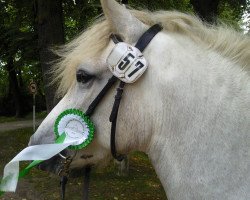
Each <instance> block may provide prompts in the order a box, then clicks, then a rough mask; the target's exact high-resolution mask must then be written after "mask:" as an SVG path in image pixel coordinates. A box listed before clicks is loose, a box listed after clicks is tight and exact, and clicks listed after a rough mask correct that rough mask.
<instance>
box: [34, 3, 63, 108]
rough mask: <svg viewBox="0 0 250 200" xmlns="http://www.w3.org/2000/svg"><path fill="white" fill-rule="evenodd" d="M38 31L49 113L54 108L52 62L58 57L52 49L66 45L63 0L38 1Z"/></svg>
mask: <svg viewBox="0 0 250 200" xmlns="http://www.w3.org/2000/svg"><path fill="white" fill-rule="evenodd" d="M36 3H37V22H38V25H37V29H38V45H39V56H40V63H41V67H42V73H43V81H44V85H45V88H44V89H45V98H46V106H47V112H48V113H49V112H50V111H51V110H52V108H53V107H54V105H55V103H56V100H55V92H56V87H55V85H52V84H51V75H50V73H49V72H50V70H51V67H52V64H51V62H52V61H54V60H55V59H57V57H56V56H55V55H54V54H53V53H52V52H51V51H50V50H49V48H50V47H53V46H55V45H61V44H63V43H64V29H63V11H62V0H37V2H36Z"/></svg>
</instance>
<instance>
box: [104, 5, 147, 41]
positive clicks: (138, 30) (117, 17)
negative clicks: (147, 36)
mask: <svg viewBox="0 0 250 200" xmlns="http://www.w3.org/2000/svg"><path fill="white" fill-rule="evenodd" d="M101 4H102V9H103V12H104V15H105V17H106V19H107V20H108V21H109V23H110V24H111V26H112V28H113V29H114V31H115V32H116V33H118V34H119V35H121V36H122V37H124V39H125V41H127V42H130V43H134V42H136V41H137V40H138V39H139V37H140V36H141V35H142V34H143V33H144V32H145V31H146V30H147V27H146V25H145V24H143V23H142V22H141V21H139V20H138V19H137V18H136V17H134V16H133V15H132V14H131V13H130V12H129V10H128V9H126V7H125V6H122V5H120V4H119V3H117V2H116V1H115V0H101Z"/></svg>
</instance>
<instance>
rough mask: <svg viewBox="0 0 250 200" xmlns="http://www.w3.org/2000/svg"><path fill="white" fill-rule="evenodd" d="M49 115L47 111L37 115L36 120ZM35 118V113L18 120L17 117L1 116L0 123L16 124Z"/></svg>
mask: <svg viewBox="0 0 250 200" xmlns="http://www.w3.org/2000/svg"><path fill="white" fill-rule="evenodd" d="M46 115H47V112H46V111H42V112H38V113H36V119H43V118H45V117H46ZM32 118H33V113H32V112H31V113H28V114H27V115H25V116H24V117H22V118H16V117H13V116H12V117H5V116H0V123H4V122H14V121H22V120H31V119H32Z"/></svg>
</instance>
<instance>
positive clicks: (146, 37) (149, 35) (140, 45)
mask: <svg viewBox="0 0 250 200" xmlns="http://www.w3.org/2000/svg"><path fill="white" fill-rule="evenodd" d="M161 30H162V27H161V26H160V25H159V24H155V25H153V26H152V27H150V28H149V29H148V30H147V31H146V32H145V33H144V34H143V35H142V36H141V37H140V38H139V40H138V41H137V43H136V45H135V47H136V48H137V49H139V50H140V51H141V52H143V51H144V49H145V48H146V47H147V46H148V44H149V43H150V42H151V40H152V39H153V38H154V36H155V35H156V34H157V33H159V32H160V31H161ZM111 39H112V40H113V42H114V43H115V44H117V43H119V42H122V39H121V38H120V37H119V36H118V35H114V34H112V35H111ZM118 80H119V79H118V78H117V77H116V76H112V77H111V78H110V79H109V80H108V82H107V83H106V85H105V86H104V87H103V89H102V90H101V91H100V93H99V94H98V95H97V96H96V98H95V99H94V100H93V101H92V103H91V104H90V105H89V107H88V109H87V111H86V112H85V114H86V115H87V116H88V117H91V115H92V114H93V113H94V111H95V109H96V107H97V106H98V104H99V103H100V102H101V100H102V99H103V97H104V96H105V94H106V93H107V92H108V91H109V89H110V88H111V87H112V86H113V85H114V84H115V83H116V82H117V81H118ZM125 84H126V83H125V82H123V81H120V83H119V86H118V88H117V89H116V90H117V91H116V95H115V101H114V104H113V108H112V111H111V114H110V117H109V121H110V122H111V136H110V146H111V154H112V156H113V157H114V158H115V159H116V160H118V161H122V160H123V159H124V155H121V154H118V153H117V151H116V145H115V133H116V122H117V115H118V110H119V106H120V102H121V99H122V93H123V90H124V87H125ZM90 171H91V167H90V166H87V167H85V177H84V189H83V200H88V192H89V189H88V188H89V180H90ZM67 181H68V178H67V176H65V175H64V176H62V177H61V182H60V184H61V198H62V200H64V199H65V190H66V184H67Z"/></svg>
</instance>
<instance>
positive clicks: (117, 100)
mask: <svg viewBox="0 0 250 200" xmlns="http://www.w3.org/2000/svg"><path fill="white" fill-rule="evenodd" d="M124 86H125V83H124V82H122V81H121V82H120V85H119V87H118V88H117V92H116V95H115V102H114V104H113V108H112V112H111V114H110V117H109V121H110V122H111V123H112V124H111V136H110V146H111V153H112V156H113V157H114V158H115V159H116V160H118V161H122V160H123V159H124V156H123V155H119V154H117V152H116V146H115V131H116V122H117V114H118V110H119V106H120V102H121V99H122V93H123V88H124Z"/></svg>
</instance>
